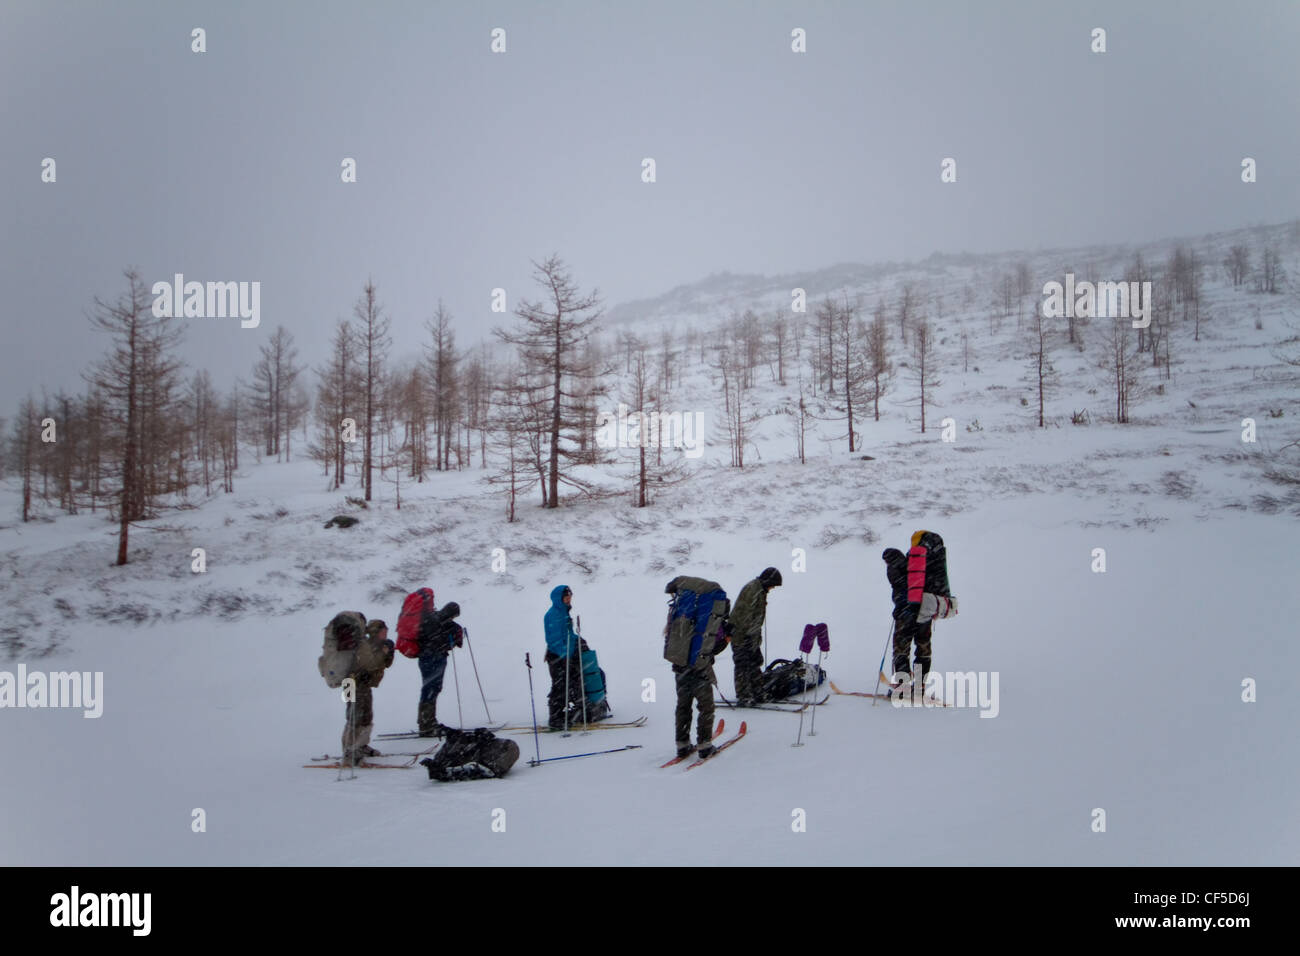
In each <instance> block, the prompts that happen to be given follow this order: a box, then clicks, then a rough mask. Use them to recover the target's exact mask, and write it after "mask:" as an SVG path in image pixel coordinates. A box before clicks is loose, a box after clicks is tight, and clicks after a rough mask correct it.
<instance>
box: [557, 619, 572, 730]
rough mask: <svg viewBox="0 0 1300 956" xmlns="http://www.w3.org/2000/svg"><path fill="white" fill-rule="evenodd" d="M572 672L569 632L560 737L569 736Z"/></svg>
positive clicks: (566, 644)
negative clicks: (562, 722) (562, 728)
mask: <svg viewBox="0 0 1300 956" xmlns="http://www.w3.org/2000/svg"><path fill="white" fill-rule="evenodd" d="M571 670H573V632H572V630H570V632H569V636H568V637H567V638H565V643H564V733H562V734H561V735H560V736H562V737H567V736H569V672H570V671H571Z"/></svg>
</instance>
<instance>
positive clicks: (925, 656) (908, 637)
mask: <svg viewBox="0 0 1300 956" xmlns="http://www.w3.org/2000/svg"><path fill="white" fill-rule="evenodd" d="M930 627H931V622H930V621H926V622H925V623H924V624H917V623H916V621H915V620H913V619H911V618H908V617H905V618H903V619H902V620H901V621H895V622H894V669H893V671H891V672H890V673H889V674H886V675H885V676H886V677H891V678H892V677H893V676H894V674H907V675H908V676H909V677H910V676H911V675H912V668H911V667H910V666H908V663H907V658H908V656H909V654H910V652H911V650H912V644H914V643H915V644H916V663H917V664H919V665H920V667H921V679H922V680H924V679H925V676H926V675H927V674H929V673H930Z"/></svg>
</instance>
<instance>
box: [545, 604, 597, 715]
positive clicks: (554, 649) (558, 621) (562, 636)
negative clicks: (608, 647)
mask: <svg viewBox="0 0 1300 956" xmlns="http://www.w3.org/2000/svg"><path fill="white" fill-rule="evenodd" d="M572 603H573V591H572V589H570V588H569V586H568V585H567V584H561V585H558V586H556V587H555V588H553V589H552V590H551V607H550V610H548V611H547V612H546V616H545V618H544V619H543V621H544V624H545V628H546V657H545V658H544V660H545V661H546V666H547V667H548V668H550V671H551V692H550V694H549V695H548V696H547V698H546V702H547V710H548V712H549V713H548V720H547V722H548V724H549V725H550V726H551V727H552V728H553V729H555V730H561V729H567V728H568V727H569V726H570V725H572V724H575V723H579V722H581V720H582V702H583V699H584V694H583V685H582V652H583V651H584V650H586V649H587V645H586V643H585V642H584V641H583V640H582V638H580V637H579V636H578V635H577V634H576V633H575V632H574V630H573V617H572V612H571V610H570V608H571V605H572Z"/></svg>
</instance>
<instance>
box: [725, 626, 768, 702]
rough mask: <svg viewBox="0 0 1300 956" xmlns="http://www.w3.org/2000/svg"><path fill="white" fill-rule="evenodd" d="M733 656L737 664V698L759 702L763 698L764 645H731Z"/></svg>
mask: <svg viewBox="0 0 1300 956" xmlns="http://www.w3.org/2000/svg"><path fill="white" fill-rule="evenodd" d="M731 657H732V661H733V663H734V664H735V666H736V700H737V701H747V702H748V701H754V702H759V701H761V700H762V699H763V696H764V695H763V645H762V644H759V643H758V642H757V641H755V642H754V643H753V644H736V643H734V642H733V643H732V645H731Z"/></svg>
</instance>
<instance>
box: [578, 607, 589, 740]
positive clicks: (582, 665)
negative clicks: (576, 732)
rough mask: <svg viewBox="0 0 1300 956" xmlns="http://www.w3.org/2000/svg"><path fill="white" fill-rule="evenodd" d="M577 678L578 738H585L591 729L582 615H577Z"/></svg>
mask: <svg viewBox="0 0 1300 956" xmlns="http://www.w3.org/2000/svg"><path fill="white" fill-rule="evenodd" d="M576 630H577V634H578V677H579V678H580V679H581V681H582V726H583V731H582V733H581V734H580V736H583V737H585V736H587V734H589V733H591V729H590V728H588V727H587V662H586V661H584V660H583V659H582V615H581V614H579V615H578V625H577V628H576Z"/></svg>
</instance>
